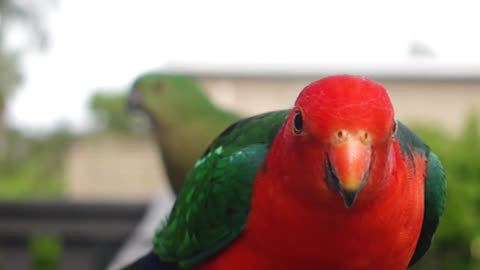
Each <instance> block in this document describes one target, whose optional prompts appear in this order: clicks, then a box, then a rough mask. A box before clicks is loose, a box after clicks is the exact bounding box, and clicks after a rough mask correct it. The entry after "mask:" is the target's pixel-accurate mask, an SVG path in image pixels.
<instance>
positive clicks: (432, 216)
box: [395, 121, 447, 266]
mask: <svg viewBox="0 0 480 270" xmlns="http://www.w3.org/2000/svg"><path fill="white" fill-rule="evenodd" d="M397 124H398V129H397V132H396V134H395V137H396V139H397V141H398V142H399V144H400V147H401V149H402V152H403V154H404V155H405V156H406V157H407V160H409V161H410V162H411V165H412V166H414V163H413V158H414V154H415V153H416V154H419V155H422V156H423V157H425V158H426V160H427V163H426V173H425V202H424V209H425V210H424V216H423V224H422V230H421V232H420V237H419V239H418V242H417V246H416V248H415V252H414V254H413V256H412V258H411V260H410V263H409V266H412V265H414V264H415V263H416V262H418V260H420V258H422V257H423V255H425V253H426V252H427V250H428V249H429V248H430V245H431V243H432V239H433V236H434V234H435V231H436V230H437V227H438V224H439V221H440V217H441V216H442V214H443V210H444V208H445V202H446V190H447V183H446V180H445V173H444V170H443V167H442V164H441V163H440V160H439V159H438V157H437V155H435V153H433V152H432V151H430V149H429V148H428V146H427V145H425V143H424V142H423V141H422V140H421V139H420V138H419V137H418V136H417V135H416V134H415V133H414V132H412V131H411V130H410V129H409V128H407V127H406V126H405V125H403V124H402V123H400V122H398V121H397Z"/></svg>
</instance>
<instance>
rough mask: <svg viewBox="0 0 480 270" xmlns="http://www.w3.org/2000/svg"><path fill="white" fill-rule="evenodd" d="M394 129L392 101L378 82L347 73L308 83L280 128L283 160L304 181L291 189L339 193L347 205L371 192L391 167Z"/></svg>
mask: <svg viewBox="0 0 480 270" xmlns="http://www.w3.org/2000/svg"><path fill="white" fill-rule="evenodd" d="M395 129H396V123H395V120H394V112H393V106H392V103H391V102H390V99H389V97H388V95H387V92H386V91H385V89H384V88H383V87H382V86H381V85H380V84H378V83H376V82H373V81H370V80H368V79H366V78H363V77H356V76H347V75H342V76H331V77H327V78H324V79H322V80H319V81H315V82H313V83H311V84H310V85H308V86H307V87H305V88H304V89H303V91H302V92H301V93H300V95H299V97H298V98H297V101H296V103H295V107H294V108H293V109H292V111H291V113H290V115H289V116H288V118H287V122H286V124H285V125H284V127H283V130H282V139H283V140H284V141H285V142H287V149H288V151H290V154H289V155H288V156H289V158H288V159H289V161H288V162H289V163H290V164H291V165H292V168H293V169H292V170H293V171H294V172H295V174H296V175H297V176H298V178H302V179H298V178H297V179H298V180H302V181H306V182H307V185H295V186H296V187H293V189H298V190H302V189H303V192H304V195H306V197H309V196H310V195H308V194H311V195H313V196H314V197H315V196H317V197H318V190H320V192H321V193H322V194H321V195H324V196H323V197H331V196H332V195H334V196H337V197H338V195H340V196H341V198H342V199H343V202H344V204H345V206H346V207H348V208H350V207H352V206H353V205H354V203H355V202H356V200H357V199H358V198H362V199H363V198H365V199H367V198H368V197H369V195H375V192H376V191H378V190H380V189H381V188H382V186H383V185H384V184H385V183H382V179H384V178H385V176H386V174H387V173H388V172H389V167H391V165H390V163H391V161H390V159H391V158H390V156H391V155H390V152H391V151H390V149H391V145H392V143H391V142H392V138H393V134H394V132H395ZM297 184H298V183H297ZM362 190H363V192H362V194H361V195H360V192H361V191H362ZM311 191H314V192H311ZM363 193H365V194H363ZM310 197H312V196H310Z"/></svg>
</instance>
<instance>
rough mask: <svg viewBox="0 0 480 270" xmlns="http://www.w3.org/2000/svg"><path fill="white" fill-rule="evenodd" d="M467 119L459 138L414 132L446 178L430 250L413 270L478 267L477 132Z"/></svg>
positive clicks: (431, 130)
mask: <svg viewBox="0 0 480 270" xmlns="http://www.w3.org/2000/svg"><path fill="white" fill-rule="evenodd" d="M478 123H479V122H478V119H477V117H475V116H474V115H472V116H470V117H469V118H468V120H467V122H466V125H465V128H464V130H463V132H462V133H461V135H460V136H459V137H454V136H449V135H448V134H446V133H445V132H443V131H441V130H440V129H438V128H434V127H426V126H422V127H420V126H417V128H414V130H415V131H416V132H417V134H419V135H420V136H421V137H422V138H423V139H424V141H425V142H427V144H428V145H429V146H430V147H431V149H432V150H433V151H434V152H435V153H437V154H438V156H439V157H440V160H441V161H442V163H443V165H444V168H445V172H446V175H447V206H446V209H445V213H444V215H443V217H442V219H441V222H440V227H439V230H438V233H437V235H436V237H435V239H434V241H433V246H432V249H431V250H430V251H429V252H428V253H427V255H426V256H425V258H423V259H422V260H421V261H420V263H419V265H418V266H416V267H414V269H429V270H430V269H479V267H480V185H479V181H480V130H479V126H478Z"/></svg>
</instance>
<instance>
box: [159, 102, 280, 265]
mask: <svg viewBox="0 0 480 270" xmlns="http://www.w3.org/2000/svg"><path fill="white" fill-rule="evenodd" d="M287 114H288V111H278V112H272V113H267V114H263V115H259V116H255V117H252V118H247V119H245V120H242V121H239V122H237V123H236V124H234V125H232V126H230V127H229V128H227V129H226V130H225V131H224V132H223V133H222V134H221V135H220V136H219V137H218V138H217V139H216V140H215V141H214V142H213V143H212V144H211V145H210V147H209V148H208V149H207V151H206V152H205V154H204V155H203V157H202V158H201V159H200V160H199V161H197V163H196V164H195V167H194V169H193V170H192V172H191V173H190V174H189V176H188V178H187V180H186V182H185V186H184V188H183V189H182V190H181V192H180V193H179V194H178V197H177V201H176V204H175V206H174V208H173V210H172V212H171V214H170V216H169V218H168V221H167V222H166V224H164V226H161V227H159V230H158V231H157V233H156V236H155V240H154V250H155V253H156V254H157V255H158V256H159V257H160V258H161V259H162V260H164V261H167V262H179V264H180V266H181V267H184V268H188V267H190V266H193V265H195V264H197V263H199V262H201V261H203V260H205V259H207V258H209V257H210V256H212V255H213V254H215V253H216V252H218V251H219V250H220V249H222V248H224V247H225V246H226V245H228V244H229V243H230V242H231V241H233V240H234V239H235V238H237V237H238V236H239V234H240V233H241V231H242V229H243V227H244V225H245V223H246V220H247V216H248V213H249V212H250V200H251V195H252V182H253V180H254V178H255V175H256V173H257V170H258V168H259V166H260V164H261V163H262V162H263V160H264V158H265V155H266V153H267V150H268V148H269V146H270V144H271V143H272V141H273V139H274V137H275V135H276V134H277V132H278V130H279V129H280V127H281V125H282V124H283V122H284V120H285V118H286V116H287Z"/></svg>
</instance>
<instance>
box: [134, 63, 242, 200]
mask: <svg viewBox="0 0 480 270" xmlns="http://www.w3.org/2000/svg"><path fill="white" fill-rule="evenodd" d="M129 103H133V104H134V106H132V107H136V108H137V109H140V110H142V111H144V112H145V113H146V114H147V115H148V117H149V119H150V120H151V123H152V126H153V131H154V135H155V140H156V142H157V145H158V146H159V149H160V150H161V153H162V156H163V160H164V164H165V168H166V172H167V175H168V178H169V180H170V183H171V184H172V187H173V189H174V191H175V192H177V193H178V191H179V190H180V187H181V186H182V183H183V181H184V179H185V176H186V175H187V174H188V171H189V170H190V169H191V168H192V167H193V164H194V163H195V161H196V160H197V159H198V158H199V157H200V156H201V154H202V152H203V151H204V150H205V148H206V147H207V146H208V145H209V144H210V143H211V141H212V139H213V138H215V136H217V134H219V133H220V132H221V131H222V130H224V129H225V128H226V127H227V126H229V125H230V124H232V123H233V122H235V121H237V120H238V117H237V116H236V115H234V114H233V113H230V112H227V111H224V110H222V109H220V108H218V107H217V106H215V105H214V104H213V103H212V102H210V100H209V99H208V97H207V96H206V95H205V94H204V93H203V92H202V90H201V88H200V87H199V85H198V84H197V83H196V82H195V81H194V80H193V79H192V78H189V77H186V76H181V75H172V74H161V73H147V74H145V75H143V76H141V77H139V78H138V79H137V80H136V81H135V82H134V83H133V85H132V92H131V94H130V97H129Z"/></svg>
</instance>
